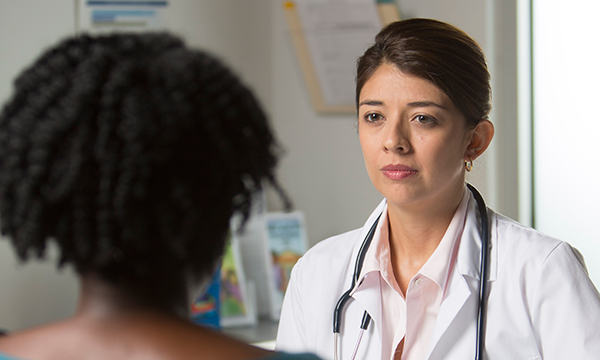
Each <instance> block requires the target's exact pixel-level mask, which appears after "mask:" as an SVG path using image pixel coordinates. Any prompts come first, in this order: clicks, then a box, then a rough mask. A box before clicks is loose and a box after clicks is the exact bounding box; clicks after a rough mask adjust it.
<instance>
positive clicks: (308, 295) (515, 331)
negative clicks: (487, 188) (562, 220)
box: [276, 195, 600, 360]
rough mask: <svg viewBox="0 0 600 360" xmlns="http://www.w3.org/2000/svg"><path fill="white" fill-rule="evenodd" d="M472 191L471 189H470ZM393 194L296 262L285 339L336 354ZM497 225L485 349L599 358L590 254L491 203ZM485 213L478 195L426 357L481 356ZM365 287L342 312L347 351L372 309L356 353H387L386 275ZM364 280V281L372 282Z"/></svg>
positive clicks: (285, 344) (327, 355) (290, 347)
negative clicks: (366, 253) (346, 296)
mask: <svg viewBox="0 0 600 360" xmlns="http://www.w3.org/2000/svg"><path fill="white" fill-rule="evenodd" d="M471 196H472V195H471ZM384 208H385V200H384V201H383V202H382V203H381V204H380V205H379V206H378V208H377V209H376V210H375V211H374V212H373V213H372V214H371V216H370V217H369V219H368V220H367V222H366V223H365V225H364V226H363V228H361V229H357V230H354V231H350V232H347V233H344V234H341V235H338V236H334V237H332V238H329V239H327V240H325V241H322V242H320V243H319V244H317V245H315V246H314V247H313V248H312V249H310V250H309V251H308V252H307V253H306V254H305V255H304V256H303V257H302V258H301V259H300V261H299V262H298V263H297V264H296V266H295V267H294V269H293V271H292V275H291V280H290V283H289V286H288V290H287V293H286V295H285V300H284V303H283V308H282V312H281V319H280V324H279V330H278V334H277V343H276V349H277V350H280V351H287V352H307V351H308V352H313V353H315V354H317V355H319V356H320V357H322V358H323V359H333V349H334V344H333V325H332V321H333V320H332V319H333V311H334V308H335V305H336V303H337V301H338V299H339V298H340V296H341V295H342V294H343V293H344V292H345V291H346V290H348V289H349V288H350V285H351V277H352V274H353V271H354V262H355V259H356V256H357V254H358V251H359V247H360V245H361V243H362V242H363V240H364V238H365V236H366V233H367V232H368V231H369V229H370V227H371V225H372V224H373V222H374V221H375V219H376V218H377V216H378V215H379V214H380V213H381V212H382V209H384ZM488 216H489V222H490V228H491V239H490V240H491V248H490V259H489V262H490V267H489V279H488V289H489V296H488V299H489V300H488V310H487V326H486V328H485V353H486V359H497V360H508V359H510V360H519V359H523V360H533V359H544V360H566V359H577V360H588V359H589V360H592V359H594V360H597V359H600V296H599V294H598V291H597V290H596V288H595V287H594V285H593V284H592V282H591V281H590V279H589V277H588V275H587V271H586V269H585V265H584V263H583V259H582V258H581V255H580V254H579V253H578V252H577V250H575V249H573V248H572V247H571V246H570V245H569V244H567V243H565V242H562V241H559V240H556V239H553V238H550V237H548V236H546V235H543V234H541V233H539V232H537V231H535V230H533V229H531V228H528V227H525V226H523V225H520V224H518V223H516V222H515V221H513V220H511V219H508V218H506V217H504V216H502V215H499V214H496V213H495V212H494V211H492V210H489V209H488ZM480 249H481V237H480V222H479V214H478V210H477V205H476V201H475V200H474V198H471V200H470V201H469V209H468V212H467V218H466V223H465V228H464V232H463V236H462V238H461V241H460V245H459V250H458V255H457V259H456V263H455V265H454V268H453V271H452V272H451V275H450V278H449V280H448V284H447V291H446V294H445V298H444V300H443V302H442V305H441V308H440V311H439V314H438V317H437V321H436V324H435V328H434V331H433V335H432V339H431V341H430V343H429V348H428V351H427V356H426V359H429V360H434V359H436V360H437V359H459V360H464V359H475V338H476V335H475V333H476V317H477V304H478V301H477V299H478V291H479V257H480ZM361 281H363V284H362V286H361V290H359V291H356V292H355V293H354V294H353V296H352V299H350V300H349V301H348V303H347V304H346V307H345V311H344V314H343V316H342V329H341V335H340V344H339V348H340V359H350V357H351V354H352V352H353V350H354V347H355V345H356V341H357V339H358V336H359V331H360V329H359V326H360V321H361V318H362V316H363V312H364V311H365V310H367V311H368V312H369V314H370V315H371V317H372V318H373V322H372V323H371V325H370V326H369V329H368V330H367V331H366V332H365V334H364V336H363V339H362V342H361V345H360V348H359V351H358V356H357V357H356V359H357V360H358V359H375V360H379V359H382V351H381V347H382V346H381V343H382V340H381V307H382V306H385V304H382V301H381V296H380V288H379V276H366V277H365V278H363V279H361ZM363 288H364V290H363Z"/></svg>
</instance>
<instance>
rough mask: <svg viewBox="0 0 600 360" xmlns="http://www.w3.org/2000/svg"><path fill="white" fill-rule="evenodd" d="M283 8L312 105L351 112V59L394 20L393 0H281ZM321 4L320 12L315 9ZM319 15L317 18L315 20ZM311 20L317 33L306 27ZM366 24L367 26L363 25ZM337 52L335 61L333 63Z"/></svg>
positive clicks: (332, 111)
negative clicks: (282, 0) (382, 28)
mask: <svg viewBox="0 0 600 360" xmlns="http://www.w3.org/2000/svg"><path fill="white" fill-rule="evenodd" d="M307 2H308V5H307V4H306V3H307ZM368 2H371V3H368ZM361 6H362V7H361ZM319 7H321V8H319ZM283 9H284V14H285V18H286V21H287V24H288V29H289V33H290V38H291V41H292V43H293V46H294V49H295V54H296V57H297V58H298V63H299V65H300V68H301V71H302V74H303V77H304V81H305V84H306V88H307V91H308V93H309V97H310V100H311V103H312V105H313V108H314V109H315V111H317V112H319V113H325V114H350V113H355V112H356V106H355V103H354V88H355V86H354V76H355V74H354V73H355V63H356V59H357V58H358V56H360V55H361V54H362V52H363V51H364V50H366V48H367V47H368V46H369V45H370V44H371V43H372V41H373V39H374V37H375V35H376V34H377V32H378V31H379V29H380V28H381V27H383V26H385V25H387V24H389V23H391V22H394V21H397V20H400V18H401V16H400V12H399V11H398V7H397V5H396V3H395V1H393V0H392V1H382V0H379V1H375V0H366V1H330V0H329V1H325V0H296V1H284V2H283ZM307 9H308V10H307ZM311 10H316V11H313V12H310V11H311ZM321 10H323V11H324V12H319V11H321ZM365 10H366V11H365ZM327 11H330V13H329V14H328V13H327ZM368 15H370V16H371V18H370V19H371V20H372V21H370V20H369V16H368ZM353 17H354V19H353ZM319 18H321V20H323V21H322V22H321V23H319V20H320V19H319ZM359 21H363V23H359ZM311 26H315V27H319V28H318V29H317V30H316V31H320V32H321V33H319V34H316V33H315V32H311V29H312V28H310V29H308V28H309V27H311ZM329 26H330V27H331V29H328V28H327V27H329ZM367 26H371V28H370V29H366V27H367ZM336 31H337V33H336ZM352 31H354V33H352ZM327 41H329V42H327ZM350 47H351V48H350ZM324 52H327V53H326V54H325V53H324ZM352 52H353V53H352ZM338 58H339V61H340V63H339V64H340V65H339V66H338V64H336V61H338ZM323 59H325V60H323Z"/></svg>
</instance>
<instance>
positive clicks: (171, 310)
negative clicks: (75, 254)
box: [76, 274, 188, 319]
mask: <svg viewBox="0 0 600 360" xmlns="http://www.w3.org/2000/svg"><path fill="white" fill-rule="evenodd" d="M138 312H156V313H163V314H170V315H173V316H176V317H179V318H187V316H188V308H187V301H186V300H183V299H179V300H175V299H173V300H172V301H171V302H169V303H166V301H157V300H156V299H152V298H150V296H148V298H145V297H144V295H143V294H141V293H137V292H135V291H133V290H132V289H130V288H128V287H126V286H120V285H115V284H112V283H110V282H108V281H106V280H103V279H101V278H100V277H98V276H97V275H95V274H87V275H83V276H82V277H81V290H80V297H79V303H78V306H77V310H76V316H77V317H82V318H88V317H89V318H94V319H98V318H113V317H119V316H121V315H123V314H132V313H138Z"/></svg>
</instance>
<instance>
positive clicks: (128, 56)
mask: <svg viewBox="0 0 600 360" xmlns="http://www.w3.org/2000/svg"><path fill="white" fill-rule="evenodd" d="M276 150H277V149H276V144H275V142H274V139H273V137H272V134H271V132H270V129H269V126H268V123H267V121H266V119H265V115H264V113H263V112H262V110H261V109H260V107H259V105H258V104H257V102H256V100H255V98H254V97H253V96H252V94H251V93H250V91H249V90H248V89H247V88H246V87H245V86H244V85H242V84H241V83H240V81H239V80H238V78H237V77H236V76H235V75H234V74H232V72H230V71H229V70H228V69H227V68H226V67H225V66H224V65H223V64H222V63H221V62H220V61H218V60H216V59H215V58H213V57H212V56H210V55H208V54H206V53H204V52H202V51H197V50H190V49H188V48H187V47H186V46H185V45H184V44H183V43H182V41H181V40H179V39H178V38H176V37H173V36H170V35H168V34H144V35H132V34H129V35H109V36H101V37H95V38H94V37H88V36H81V37H77V38H72V39H67V40H65V41H63V42H61V43H60V44H59V45H57V46H55V47H54V48H52V49H50V50H48V51H46V52H45V53H44V54H43V55H42V56H41V58H40V59H38V60H37V61H36V62H35V63H34V64H33V65H32V66H31V67H29V68H28V69H27V70H26V71H24V72H23V73H22V74H21V75H20V76H19V77H18V78H17V80H16V82H15V91H14V95H13V96H12V98H11V99H10V100H9V101H8V103H7V104H6V106H5V107H4V108H3V110H2V112H1V113H0V221H1V228H2V233H3V234H5V235H8V236H9V238H10V239H11V241H12V243H13V245H14V247H15V249H16V252H17V253H18V256H19V257H20V258H21V259H22V260H23V261H25V260H27V259H28V258H29V257H31V256H34V257H40V256H43V254H44V252H45V249H46V248H47V242H48V241H49V240H51V241H55V242H56V243H57V244H58V247H59V249H60V260H59V262H60V265H63V264H73V265H74V266H75V269H76V270H77V271H78V272H79V273H80V274H83V275H86V274H94V275H97V276H99V277H101V278H102V279H104V280H106V281H109V282H112V283H116V284H121V285H124V286H128V287H129V286H132V287H134V288H140V289H142V290H141V291H142V292H144V291H150V292H153V291H154V290H151V289H155V291H165V290H166V289H165V287H168V286H169V284H171V282H172V281H174V278H173V275H174V274H184V273H187V272H188V271H190V272H192V273H195V274H198V275H200V276H204V275H207V274H208V273H209V272H210V271H212V269H213V268H214V265H215V263H216V261H217V259H218V257H219V256H220V255H221V253H222V250H223V247H224V239H225V236H226V233H227V231H228V228H229V219H230V217H231V215H232V214H233V213H234V212H241V213H242V214H247V213H248V211H249V207H250V204H251V199H252V193H253V192H254V191H255V190H257V189H258V188H260V187H261V182H262V181H264V180H267V181H268V182H271V183H272V184H274V185H275V186H277V185H276V184H275V180H274V177H273V171H274V166H275V164H276V156H275V155H276V154H275V152H276ZM149 289H150V290H149Z"/></svg>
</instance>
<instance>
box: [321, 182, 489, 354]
mask: <svg viewBox="0 0 600 360" xmlns="http://www.w3.org/2000/svg"><path fill="white" fill-rule="evenodd" d="M467 188H469V190H471V193H473V196H474V197H475V201H477V207H478V208H479V217H480V218H481V239H482V242H481V262H480V267H479V273H480V274H481V276H480V279H479V306H478V307H477V337H476V342H475V359H476V360H481V359H483V339H484V336H483V335H484V334H483V332H484V326H485V316H486V309H487V297H486V296H485V294H486V293H487V281H486V279H487V277H488V276H487V275H488V254H489V239H490V234H489V227H488V216H487V207H486V206H485V201H483V197H482V196H481V194H480V193H479V191H477V189H475V187H473V186H472V185H471V184H467ZM380 218H381V214H379V216H378V217H377V219H376V220H375V222H374V223H373V225H372V226H371V228H370V229H369V232H368V233H367V235H366V236H365V240H364V241H363V243H362V245H361V246H360V249H359V251H358V256H357V257H356V262H355V263H354V274H353V275H352V285H351V286H350V289H348V291H346V292H345V293H344V294H343V295H342V296H341V297H340V299H339V300H338V302H337V305H336V306H335V310H334V311H333V346H334V349H333V358H334V360H338V339H339V335H340V328H341V326H342V325H341V324H342V323H341V313H342V310H343V309H344V306H346V303H347V302H348V300H350V298H351V296H350V294H351V293H352V291H354V288H355V287H356V284H357V283H358V281H359V276H360V271H361V270H362V266H363V263H364V261H365V256H366V254H367V250H368V249H369V246H370V245H371V241H372V240H373V235H374V234H375V229H376V228H377V224H378V223H379V219H380ZM370 323H371V315H369V313H368V312H367V311H365V312H364V314H363V317H362V321H361V323H360V333H359V335H358V340H357V341H356V345H355V346H354V351H353V352H352V357H351V359H352V360H354V359H355V358H356V354H357V352H358V347H359V346H360V342H361V340H362V337H363V334H364V332H365V330H367V328H368V327H369V324H370Z"/></svg>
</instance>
